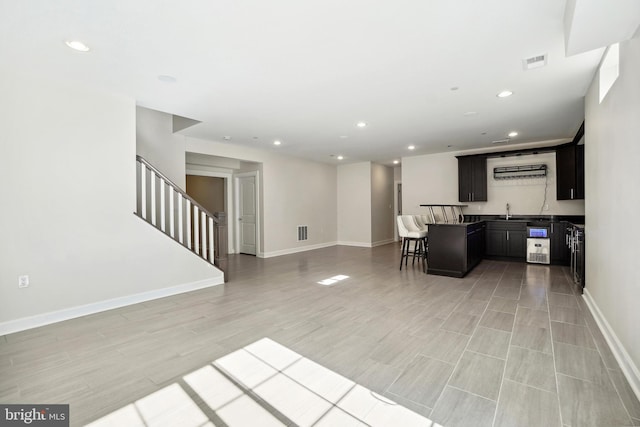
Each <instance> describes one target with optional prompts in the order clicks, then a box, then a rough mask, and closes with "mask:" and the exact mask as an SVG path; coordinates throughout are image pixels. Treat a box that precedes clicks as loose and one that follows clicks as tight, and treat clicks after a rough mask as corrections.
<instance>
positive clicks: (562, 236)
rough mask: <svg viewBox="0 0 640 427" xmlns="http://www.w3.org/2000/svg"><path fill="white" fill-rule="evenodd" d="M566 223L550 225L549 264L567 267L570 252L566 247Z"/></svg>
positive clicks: (567, 224)
mask: <svg viewBox="0 0 640 427" xmlns="http://www.w3.org/2000/svg"><path fill="white" fill-rule="evenodd" d="M568 226H569V223H567V222H566V221H560V222H552V223H551V225H550V230H549V231H550V243H551V264H556V265H569V262H570V260H571V250H570V249H569V246H568V245H567V227H568Z"/></svg>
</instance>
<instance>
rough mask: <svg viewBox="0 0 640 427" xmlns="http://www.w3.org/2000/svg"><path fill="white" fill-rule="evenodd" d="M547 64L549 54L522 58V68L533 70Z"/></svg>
mask: <svg viewBox="0 0 640 427" xmlns="http://www.w3.org/2000/svg"><path fill="white" fill-rule="evenodd" d="M545 65H547V54H546V53H545V54H543V55H538V56H532V57H531V58H525V59H523V60H522V68H524V69H525V71H526V70H533V69H534V68H540V67H544V66H545Z"/></svg>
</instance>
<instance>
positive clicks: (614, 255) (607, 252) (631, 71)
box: [585, 35, 640, 395]
mask: <svg viewBox="0 0 640 427" xmlns="http://www.w3.org/2000/svg"><path fill="white" fill-rule="evenodd" d="M639 75H640V38H639V37H638V36H637V35H636V38H634V39H632V40H630V41H627V42H623V43H621V44H620V76H619V77H618V80H617V81H616V82H615V83H614V85H613V87H612V88H611V89H610V91H609V93H608V94H607V96H606V97H605V98H604V99H603V101H602V104H599V102H598V90H599V85H598V75H596V77H595V79H594V81H593V83H592V84H591V87H590V88H589V91H588V92H587V96H586V118H585V160H586V162H585V168H586V182H585V187H586V189H585V190H586V196H585V197H586V232H585V236H586V258H587V259H586V276H585V277H586V294H587V296H588V297H590V298H591V299H592V301H591V302H592V305H595V307H596V314H597V311H600V313H601V314H602V317H603V319H604V322H603V324H604V325H605V326H608V327H609V328H610V329H609V332H610V333H611V334H612V336H615V339H614V340H613V344H614V349H615V348H616V342H615V341H616V340H617V341H618V344H619V345H620V346H619V347H620V348H619V349H618V350H619V351H618V353H619V355H622V357H623V358H624V357H625V354H624V353H627V355H626V356H628V362H629V363H628V365H627V368H628V372H627V373H628V374H629V373H630V374H632V375H634V376H635V387H636V393H638V394H639V395H640V371H639V370H638V367H640V332H639V331H640V329H639V328H638V325H640V310H638V304H639V303H640V269H639V268H638V255H639V254H640V250H639V249H638V248H639V246H638V242H640V228H639V227H638V226H637V224H636V217H637V216H638V213H639V212H640V190H639V189H638V183H640V167H639V159H640V144H639V143H638V141H639V137H640V84H639V80H638V76H639ZM587 300H588V298H587ZM606 329H607V328H606V327H605V330H606ZM622 365H623V368H625V364H624V363H623V364H622Z"/></svg>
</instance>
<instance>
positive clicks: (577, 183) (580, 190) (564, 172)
mask: <svg viewBox="0 0 640 427" xmlns="http://www.w3.org/2000/svg"><path fill="white" fill-rule="evenodd" d="M556 173H557V176H556V199H558V200H581V199H584V145H574V144H571V145H565V146H561V147H558V148H557V149H556Z"/></svg>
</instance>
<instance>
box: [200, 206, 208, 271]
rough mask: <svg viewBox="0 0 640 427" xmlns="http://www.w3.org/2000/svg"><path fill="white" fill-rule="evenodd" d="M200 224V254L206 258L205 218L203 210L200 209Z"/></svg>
mask: <svg viewBox="0 0 640 427" xmlns="http://www.w3.org/2000/svg"><path fill="white" fill-rule="evenodd" d="M200 224H201V225H200V242H201V243H200V246H201V249H200V256H201V257H202V258H204V259H207V219H206V216H205V213H204V212H203V211H200Z"/></svg>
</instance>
